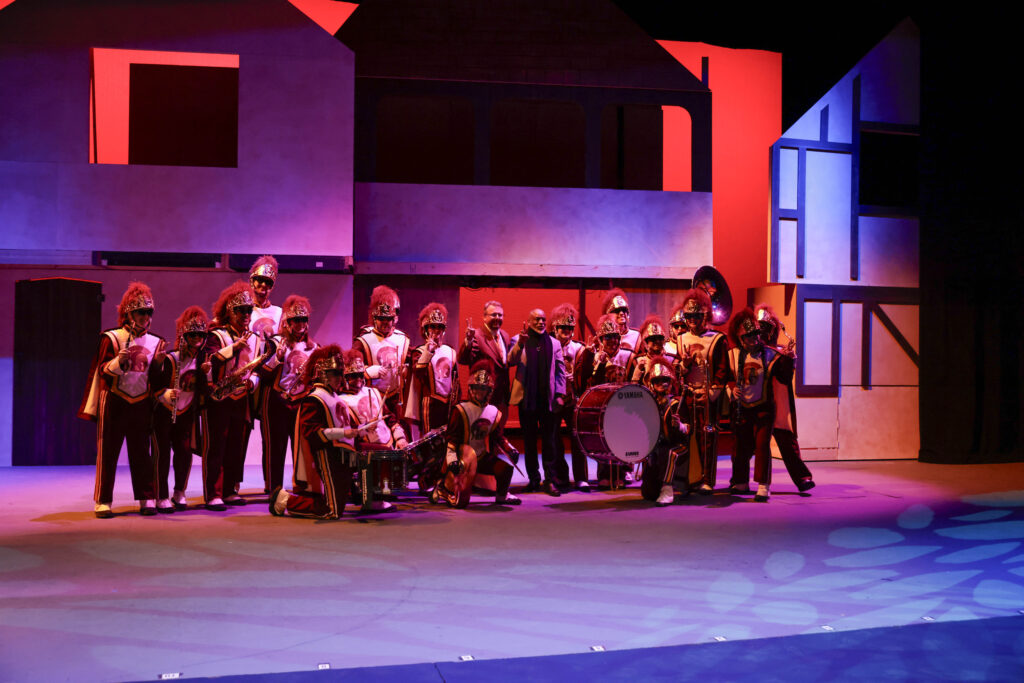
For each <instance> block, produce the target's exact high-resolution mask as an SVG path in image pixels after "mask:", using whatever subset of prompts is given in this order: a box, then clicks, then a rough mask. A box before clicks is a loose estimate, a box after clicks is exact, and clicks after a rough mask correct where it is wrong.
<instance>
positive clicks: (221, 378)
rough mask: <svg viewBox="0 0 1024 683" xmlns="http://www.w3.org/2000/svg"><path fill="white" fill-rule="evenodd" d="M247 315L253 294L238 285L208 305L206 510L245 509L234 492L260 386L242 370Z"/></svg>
mask: <svg viewBox="0 0 1024 683" xmlns="http://www.w3.org/2000/svg"><path fill="white" fill-rule="evenodd" d="M252 311H253V296H252V290H251V289H250V288H249V284H248V283H246V282H243V281H241V280H239V281H237V282H235V283H234V284H232V285H229V286H228V287H227V288H226V289H224V291H222V292H221V293H220V297H219V298H218V299H217V302H216V303H215V304H214V305H213V315H214V321H213V327H212V329H211V330H210V334H209V335H208V337H207V343H206V354H207V357H208V358H209V359H210V360H209V362H210V372H211V375H210V380H211V383H212V384H213V388H212V391H211V394H210V396H209V399H210V400H208V401H205V408H204V411H203V412H204V413H205V420H204V423H205V426H206V429H205V430H203V499H204V500H205V501H206V509H207V510H214V511H221V510H226V509H227V507H226V506H227V505H245V499H244V498H242V497H241V496H239V495H238V493H237V491H238V485H239V484H240V483H241V481H242V476H243V474H244V466H245V446H246V436H247V432H248V431H249V430H250V429H251V425H252V412H251V407H250V404H249V397H250V394H252V393H253V392H255V391H256V388H257V386H258V384H259V379H258V376H257V375H254V374H251V370H250V369H248V367H247V366H248V365H249V362H250V359H251V358H252V355H253V351H252V348H251V347H250V337H251V336H252V332H251V331H250V330H249V324H250V322H251V318H252ZM225 493H226V494H227V495H226V496H225Z"/></svg>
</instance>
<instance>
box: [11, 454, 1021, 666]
mask: <svg viewBox="0 0 1024 683" xmlns="http://www.w3.org/2000/svg"><path fill="white" fill-rule="evenodd" d="M811 468H812V470H813V472H814V475H815V480H816V481H817V482H818V486H817V488H815V489H814V490H812V491H811V492H810V495H799V494H797V493H796V489H795V487H794V486H793V484H792V482H791V481H789V479H788V477H787V476H786V472H785V469H784V468H783V467H782V465H781V463H780V462H778V461H776V462H775V475H774V479H775V484H774V486H773V494H772V498H771V501H770V502H769V503H767V504H762V503H755V502H754V501H753V500H752V497H751V496H731V495H728V494H727V493H725V492H724V491H722V492H719V493H717V494H716V495H713V496H710V497H697V496H690V497H688V498H685V499H681V500H677V503H676V504H675V505H673V506H671V507H668V508H656V507H654V506H653V505H652V504H650V503H647V502H645V501H643V500H641V498H640V492H639V490H638V488H635V487H634V488H628V489H625V490H619V491H614V492H593V493H589V494H585V493H571V494H567V495H563V496H562V497H560V498H552V497H549V496H547V495H543V494H524V495H523V496H522V497H523V498H524V504H523V505H522V506H521V507H519V508H508V507H495V506H493V505H489V504H488V503H487V499H486V498H482V497H475V498H474V502H473V503H472V504H471V506H470V507H469V509H467V510H464V511H459V510H449V509H445V508H440V507H432V506H430V505H429V504H427V503H426V502H425V501H424V500H423V499H422V498H419V497H409V498H403V500H402V502H401V503H400V504H399V506H398V508H399V509H398V511H397V512H395V513H389V514H384V515H376V516H359V515H353V516H351V517H349V516H348V513H346V518H345V519H342V520H340V521H336V522H313V521H309V520H299V519H287V518H276V517H271V516H270V515H269V514H268V512H267V506H266V504H265V502H262V501H264V500H265V497H264V496H262V495H260V496H256V495H253V496H251V499H252V500H253V501H256V500H259V501H261V502H259V503H257V502H253V503H252V504H250V505H248V506H246V507H243V508H235V509H231V510H229V511H227V512H223V513H211V512H206V511H205V510H202V509H198V508H197V509H191V510H188V511H186V512H178V513H175V514H173V515H160V516H157V517H151V518H144V517H141V516H139V515H138V513H137V508H136V506H135V505H134V503H133V501H131V499H130V498H131V495H130V483H129V476H128V471H127V469H126V468H120V469H119V472H118V478H117V487H116V491H115V500H114V509H115V511H117V512H119V513H123V514H119V515H118V516H117V517H115V518H114V519H109V520H98V519H96V518H95V517H94V516H93V514H92V501H91V494H92V490H93V469H92V468H90V467H62V468H55V467H51V468H42V467H35V468H28V467H23V468H2V469H0V597H2V598H3V607H2V609H0V679H2V680H10V681H28V680H38V681H56V680H73V681H116V680H146V679H148V680H153V679H156V678H157V677H158V676H159V675H161V674H164V673H180V674H181V675H182V677H198V676H219V675H227V674H255V673H265V672H283V671H310V670H315V669H316V668H317V666H318V665H320V664H329V665H330V666H331V668H332V669H339V668H350V667H374V666H384V665H398V664H413V663H422V662H457V661H458V660H459V658H460V656H464V655H470V656H472V657H474V658H475V659H477V660H480V659H503V658H511V657H536V656H541V655H556V654H574V653H588V652H591V648H592V647H594V646H601V647H603V648H605V649H606V650H628V649H635V648H651V647H657V646H671V645H686V644H698V643H714V642H716V641H718V642H723V641H724V642H732V641H736V640H744V639H762V638H768V637H775V636H787V635H795V634H827V633H829V632H832V633H835V632H843V631H852V630H856V629H867V628H873V627H887V626H899V625H906V624H922V623H928V622H931V621H934V622H943V621H949V622H952V621H967V620H977V619H990V618H993V617H1007V616H1015V615H1018V614H1019V613H1020V610H1024V580H1022V576H1024V548H1022V546H1021V542H1022V540H1024V465H1021V464H1012V465H986V466H965V465H961V466H943V465H927V464H922V463H918V462H914V461H871V462H828V463H824V462H819V463H811ZM199 476H200V470H199V463H198V460H197V461H196V465H195V468H194V470H193V477H192V487H191V488H190V490H189V494H190V502H191V503H192V504H193V505H198V504H199V503H200V500H199V494H200V482H199ZM728 478H729V464H728V458H724V457H723V458H721V460H720V468H719V482H720V487H723V488H724V486H725V484H726V482H728ZM519 483H520V484H521V483H523V482H522V481H521V480H519ZM256 489H259V490H262V481H261V475H260V471H259V467H258V465H256V466H250V467H248V468H247V470H246V482H245V484H244V485H243V492H247V491H255V490H256ZM592 656H594V657H600V656H601V655H600V654H594V655H592ZM799 666H800V663H799V661H797V662H795V663H794V669H793V671H792V672H793V673H794V674H795V673H798V672H799ZM492 669H493V667H492ZM720 673H721V672H720ZM705 675H708V674H705ZM680 677H682V675H680ZM756 677H757V672H756V671H751V670H750V669H746V670H745V671H744V672H735V675H725V676H724V678H731V679H737V678H740V679H744V678H756Z"/></svg>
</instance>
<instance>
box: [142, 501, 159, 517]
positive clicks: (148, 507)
mask: <svg viewBox="0 0 1024 683" xmlns="http://www.w3.org/2000/svg"><path fill="white" fill-rule="evenodd" d="M139 514H141V515H143V516H145V517H150V516H152V515H155V514H156V501H155V500H153V499H152V498H145V499H143V500H141V501H139Z"/></svg>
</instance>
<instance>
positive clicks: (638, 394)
mask: <svg viewBox="0 0 1024 683" xmlns="http://www.w3.org/2000/svg"><path fill="white" fill-rule="evenodd" d="M641 396H643V393H642V392H639V391H620V392H619V393H617V394H615V398H640V397H641Z"/></svg>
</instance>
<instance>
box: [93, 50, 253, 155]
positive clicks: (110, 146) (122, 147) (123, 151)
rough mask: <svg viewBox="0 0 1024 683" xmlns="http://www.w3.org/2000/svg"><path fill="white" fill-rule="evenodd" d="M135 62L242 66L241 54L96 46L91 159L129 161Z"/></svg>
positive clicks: (94, 53)
mask: <svg viewBox="0 0 1024 683" xmlns="http://www.w3.org/2000/svg"><path fill="white" fill-rule="evenodd" d="M132 64H168V65H175V66H218V67H229V68H235V69H237V68H238V55H228V54H213V53H203V52H157V51H150V50H114V49H108V48H98V47H94V48H93V49H92V81H91V83H90V86H91V87H90V88H89V163H100V164H127V163H128V114H129V106H128V103H129V74H130V70H131V65H132Z"/></svg>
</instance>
